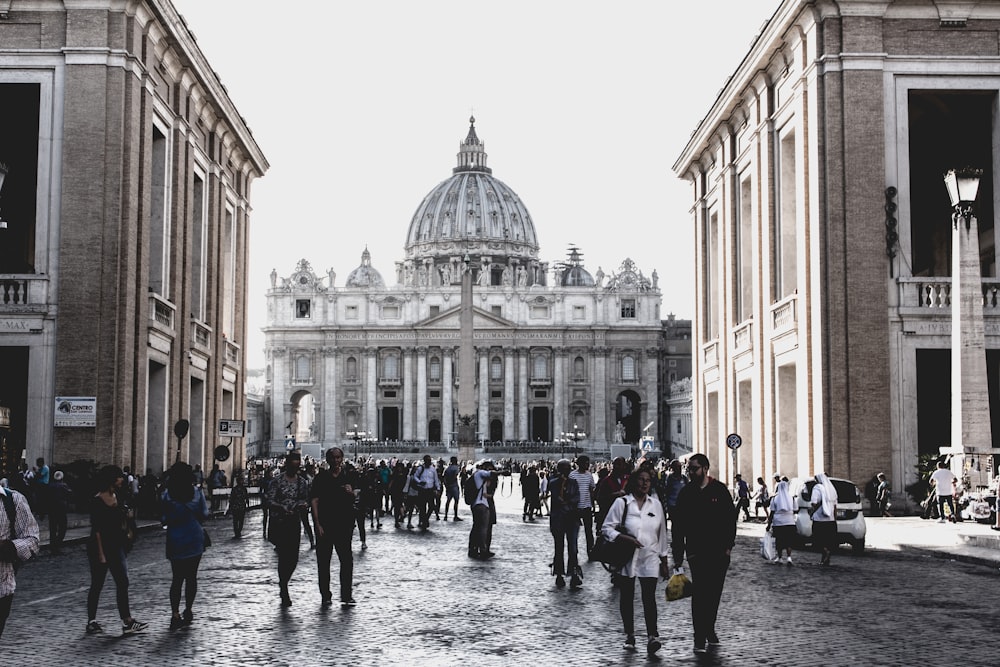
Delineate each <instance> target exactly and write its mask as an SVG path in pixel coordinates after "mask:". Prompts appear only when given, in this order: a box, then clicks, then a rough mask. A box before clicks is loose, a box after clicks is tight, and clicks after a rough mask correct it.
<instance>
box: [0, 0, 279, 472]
mask: <svg viewBox="0 0 1000 667" xmlns="http://www.w3.org/2000/svg"><path fill="white" fill-rule="evenodd" d="M0 10H2V11H0V91H2V94H3V99H4V104H3V105H2V108H0V126H2V127H3V128H4V129H5V140H4V142H3V143H2V144H0V162H2V163H3V164H2V169H0V170H2V171H3V172H5V176H6V177H5V178H4V180H3V182H2V185H0V214H2V217H3V219H4V223H3V224H0V368H2V369H3V370H2V376H3V381H2V382H0V405H2V406H4V407H5V408H7V409H8V410H7V411H8V412H9V414H10V423H9V428H7V429H4V430H3V431H2V432H0V433H2V437H3V438H4V440H5V442H6V445H7V446H6V450H7V453H8V456H7V459H6V460H5V462H4V463H5V466H6V467H7V468H11V467H14V466H15V465H17V464H18V462H19V461H20V460H21V459H22V457H24V458H25V459H26V460H27V461H28V462H29V464H30V463H33V462H34V460H35V458H36V457H38V456H43V457H45V459H46V461H55V462H57V463H68V462H70V461H73V460H77V459H91V460H94V461H97V462H99V463H115V464H117V465H129V466H132V467H133V469H136V470H143V469H146V468H152V469H153V470H154V471H155V472H160V471H161V470H163V469H164V467H166V466H168V465H169V464H170V463H172V462H173V460H174V459H175V457H176V456H177V455H178V452H177V448H178V446H180V456H181V458H183V459H185V460H190V461H191V463H198V462H200V463H202V464H203V466H204V467H206V468H208V467H209V465H208V464H210V463H211V461H212V458H211V457H212V451H213V445H214V442H215V435H216V428H215V426H214V424H215V423H216V420H217V419H219V418H235V419H239V418H242V413H243V410H244V407H243V406H244V397H243V382H244V361H243V355H242V345H243V341H245V339H246V298H245V291H246V290H245V284H246V266H247V228H248V225H249V212H250V185H251V182H252V181H253V180H254V179H255V178H257V177H259V176H261V175H263V173H264V172H265V171H266V169H267V166H268V165H267V161H266V160H265V158H264V156H263V154H262V153H261V151H260V148H259V147H258V146H257V144H256V142H255V141H254V139H253V137H252V135H251V133H250V130H249V129H248V128H247V126H246V124H245V122H244V121H243V119H242V118H241V116H240V114H239V112H238V111H237V110H236V108H235V107H234V105H233V103H232V101H231V100H230V99H229V96H228V95H227V93H226V91H225V89H224V88H223V86H222V84H221V83H220V81H219V79H218V77H217V75H216V74H215V73H214V71H213V69H212V67H211V65H210V64H209V63H208V62H207V60H206V59H205V57H204V55H203V54H202V53H201V51H200V50H199V48H198V46H197V44H196V42H195V39H194V37H193V36H192V34H191V33H190V32H189V30H188V28H187V26H186V24H185V23H184V21H183V19H182V18H181V17H180V15H179V14H178V13H177V12H176V10H175V9H174V7H173V6H172V5H171V3H170V2H169V0H88V1H87V2H70V1H68V0H67V1H63V0H36V1H33V2H17V1H15V2H13V3H11V2H7V3H0ZM182 419H184V420H187V421H188V422H189V424H190V429H189V431H188V433H187V434H186V436H185V437H184V439H183V440H181V441H180V445H178V439H177V438H176V437H175V435H174V426H175V424H176V423H177V422H179V421H180V420H182ZM234 445H235V447H236V448H237V451H236V452H234V454H235V456H234V458H236V459H239V458H240V457H241V452H240V451H239V450H240V448H241V444H240V443H238V442H237V443H234ZM231 460H232V459H231Z"/></svg>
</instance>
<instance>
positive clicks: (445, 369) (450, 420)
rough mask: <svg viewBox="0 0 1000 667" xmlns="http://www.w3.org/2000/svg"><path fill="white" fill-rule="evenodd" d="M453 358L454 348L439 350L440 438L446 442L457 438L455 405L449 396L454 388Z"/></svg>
mask: <svg viewBox="0 0 1000 667" xmlns="http://www.w3.org/2000/svg"><path fill="white" fill-rule="evenodd" d="M454 359H455V351H454V350H452V349H450V348H449V349H443V350H441V439H442V440H444V441H445V442H447V443H451V442H453V441H457V439H458V435H457V434H456V433H455V406H454V405H452V397H451V393H452V390H453V389H454V388H455V380H454V379H453V378H452V372H451V367H452V363H453V362H454Z"/></svg>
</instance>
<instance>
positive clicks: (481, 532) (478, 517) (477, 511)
mask: <svg viewBox="0 0 1000 667" xmlns="http://www.w3.org/2000/svg"><path fill="white" fill-rule="evenodd" d="M492 538H493V524H491V523H490V508H489V506H488V505H483V504H481V503H480V504H479V505H473V506H472V531H471V532H469V555H470V556H479V555H484V556H485V555H486V554H488V553H489V551H490V542H492V541H493V539H492Z"/></svg>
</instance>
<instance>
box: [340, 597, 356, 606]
mask: <svg viewBox="0 0 1000 667" xmlns="http://www.w3.org/2000/svg"><path fill="white" fill-rule="evenodd" d="M356 604H357V602H355V601H354V598H347V599H346V600H341V601H340V605H341V606H342V607H353V606H354V605H356Z"/></svg>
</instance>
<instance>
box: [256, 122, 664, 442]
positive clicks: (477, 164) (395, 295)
mask: <svg viewBox="0 0 1000 667" xmlns="http://www.w3.org/2000/svg"><path fill="white" fill-rule="evenodd" d="M486 158H487V155H486V152H485V148H484V144H483V142H482V141H481V140H480V139H479V137H478V136H477V134H476V129H475V120H474V119H470V125H469V131H468V135H467V136H466V138H465V140H464V141H463V142H462V143H461V145H460V149H459V153H458V161H457V162H458V163H457V166H456V167H454V169H453V171H452V175H451V176H450V177H449V178H447V179H446V180H444V181H442V182H441V183H440V184H438V185H437V186H435V187H434V188H433V189H432V190H431V191H430V193H429V194H428V195H427V196H426V197H425V198H424V200H423V201H422V202H420V204H419V206H418V207H417V209H416V212H415V214H414V216H413V219H412V220H411V222H410V225H409V229H408V231H407V234H406V238H405V245H404V252H405V254H404V257H403V259H402V260H400V261H397V262H395V271H394V274H392V275H391V276H390V280H389V281H386V280H385V279H384V277H383V275H382V274H381V273H380V272H379V271H378V270H377V269H375V268H374V267H373V265H372V258H371V256H370V253H369V252H368V250H367V248H366V249H364V252H362V253H361V263H360V265H359V266H357V267H356V268H355V269H354V270H353V271H351V272H350V273H349V275H348V277H347V279H346V281H345V282H344V284H343V285H337V284H336V280H337V279H336V272H335V271H334V270H333V269H329V270H327V271H326V272H321V273H317V272H316V271H315V270H314V269H313V267H312V265H311V264H310V262H309V261H307V260H305V259H303V260H301V261H300V262H299V263H298V265H297V266H295V267H294V271H292V272H291V273H290V274H287V275H281V276H279V274H278V271H277V270H273V271H272V272H271V287H270V289H269V290H268V291H267V326H266V327H265V329H264V333H265V354H266V364H267V367H266V384H265V410H266V411H267V415H268V420H269V424H268V428H269V429H270V438H271V440H270V442H271V444H270V447H271V451H272V452H274V451H280V450H282V449H283V448H284V447H283V446H284V440H285V436H286V435H288V434H292V435H294V436H295V437H296V440H297V441H298V442H300V443H302V442H313V443H319V444H320V445H321V447H322V448H325V447H329V446H332V445H335V444H341V443H344V442H345V441H349V440H350V437H351V436H348V435H347V434H348V433H350V434H355V433H364V434H365V437H366V438H370V439H371V440H375V441H382V442H385V441H389V442H392V441H405V442H409V443H414V444H420V443H429V444H431V445H437V446H443V447H447V446H449V444H451V443H454V441H455V439H456V431H457V427H456V423H457V406H458V394H459V391H461V390H462V388H463V383H468V384H466V385H465V387H466V388H467V387H469V386H471V387H472V388H473V391H474V395H475V397H476V403H477V406H478V409H477V412H476V416H477V426H476V428H477V439H479V440H480V441H488V442H491V443H496V442H512V441H513V442H526V441H531V442H552V441H554V440H557V439H560V438H561V437H562V436H563V434H564V433H574V432H575V433H576V434H578V435H581V434H586V435H585V436H584V440H585V441H586V442H584V443H582V444H583V445H587V446H590V447H591V448H594V447H602V446H604V445H606V444H609V443H613V442H626V443H629V442H631V443H636V442H638V440H639V437H640V436H641V435H642V434H643V432H644V429H646V428H647V427H648V426H649V425H650V422H653V423H656V422H658V403H659V400H658V382H659V377H660V368H659V364H660V346H659V342H660V337H661V333H662V330H661V322H660V302H661V293H660V290H659V287H658V285H657V274H656V271H655V270H654V271H653V272H652V274H651V276H649V277H647V276H646V275H644V274H643V272H642V271H641V270H640V269H639V268H638V267H637V266H635V264H634V263H633V262H632V261H631V260H630V259H627V258H626V259H624V260H623V261H621V262H620V264H619V265H618V267H617V269H615V270H612V271H610V272H609V274H605V273H604V271H603V270H602V269H601V268H600V267H598V269H597V270H596V272H594V273H591V272H590V271H589V270H588V269H587V268H586V267H585V266H584V262H583V256H582V254H581V252H580V249H579V248H575V247H571V248H570V249H569V252H568V254H567V256H566V258H565V259H562V260H559V261H553V262H549V261H545V260H543V259H542V257H541V254H540V250H541V248H540V245H539V241H538V235H537V233H536V229H535V224H534V221H533V220H532V218H531V215H530V214H529V213H528V210H527V208H526V206H525V205H524V203H523V202H522V201H521V199H520V198H519V197H518V195H517V194H516V193H515V192H514V191H513V190H512V189H511V188H510V187H509V186H507V185H506V184H505V183H503V182H502V181H500V180H498V179H497V178H495V177H494V176H493V175H492V170H491V169H490V168H489V167H488V166H487V159H486ZM466 272H472V279H473V282H474V288H473V300H474V334H473V340H474V347H475V350H474V354H475V355H476V358H475V368H476V376H475V377H471V378H464V377H459V374H458V368H459V364H458V357H459V354H460V352H459V342H460V330H459V329H460V328H459V310H460V300H461V294H460V283H461V279H462V276H463V275H464V274H465V273H466ZM649 433H650V435H653V434H655V431H652V432H649Z"/></svg>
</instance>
